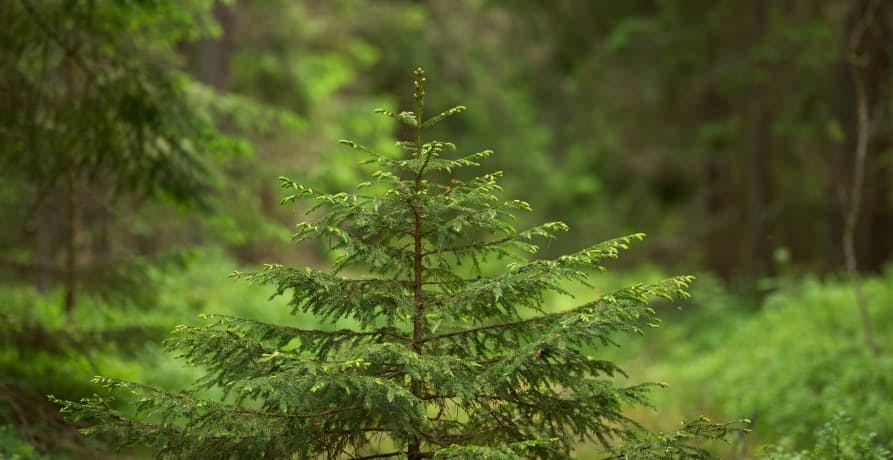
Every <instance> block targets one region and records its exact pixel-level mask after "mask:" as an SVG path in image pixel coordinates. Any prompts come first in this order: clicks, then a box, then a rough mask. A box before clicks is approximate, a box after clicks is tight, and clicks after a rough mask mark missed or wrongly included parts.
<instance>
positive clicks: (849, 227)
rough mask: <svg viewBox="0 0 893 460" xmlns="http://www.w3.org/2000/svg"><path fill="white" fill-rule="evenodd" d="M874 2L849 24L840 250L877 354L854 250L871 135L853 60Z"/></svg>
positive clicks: (870, 345) (869, 341) (870, 343)
mask: <svg viewBox="0 0 893 460" xmlns="http://www.w3.org/2000/svg"><path fill="white" fill-rule="evenodd" d="M877 6H878V5H877V2H876V1H872V2H871V3H870V4H869V5H868V6H867V7H866V10H865V14H864V15H863V16H862V18H861V19H860V20H859V22H858V23H857V24H856V26H855V27H854V28H853V33H852V35H851V36H850V41H849V52H850V54H851V55H850V56H849V58H850V59H849V60H850V72H851V74H852V78H853V85H854V86H855V88H856V111H857V122H858V125H857V134H856V152H855V158H854V162H855V163H854V167H853V180H852V183H851V184H850V193H849V196H848V198H849V199H848V200H847V209H846V221H845V223H844V229H843V251H844V257H845V258H846V268H847V273H848V274H849V277H850V283H851V284H852V288H853V294H854V295H855V297H856V302H857V303H858V305H859V313H860V315H861V316H862V329H863V333H864V335H865V345H866V346H867V347H868V349H869V350H870V351H871V353H872V354H874V355H878V354H880V348H879V347H878V344H877V341H876V340H875V337H874V329H873V328H872V324H871V315H870V311H869V305H868V299H866V297H865V293H864V292H862V285H861V281H862V280H861V277H860V276H859V270H858V261H857V260H856V251H855V243H854V240H855V233H856V224H857V223H858V221H859V207H860V206H861V204H862V188H863V186H864V183H865V158H866V157H867V156H868V141H869V137H870V135H871V131H870V126H871V120H870V117H869V102H868V94H867V93H868V90H867V88H866V87H865V82H864V81H863V80H862V76H861V74H860V71H859V69H858V68H857V66H858V65H859V64H858V63H857V62H858V61H861V60H862V59H857V57H859V54H858V52H859V45H860V43H861V42H862V38H863V36H864V35H865V32H866V30H867V29H868V28H869V27H870V26H871V22H872V21H873V17H872V16H873V14H874V12H875V10H876V9H877Z"/></svg>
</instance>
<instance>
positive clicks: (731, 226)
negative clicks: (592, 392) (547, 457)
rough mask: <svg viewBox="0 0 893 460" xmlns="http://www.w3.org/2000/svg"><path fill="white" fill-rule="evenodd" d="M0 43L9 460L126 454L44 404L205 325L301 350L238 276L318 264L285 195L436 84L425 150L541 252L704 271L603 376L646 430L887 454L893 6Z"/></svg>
mask: <svg viewBox="0 0 893 460" xmlns="http://www.w3.org/2000/svg"><path fill="white" fill-rule="evenodd" d="M0 23H2V24H4V27H3V28H2V30H0V53H2V60H0V107H2V114H0V178H2V182H3V186H2V188H0V222H2V231H0V343H2V349H0V425H2V429H0V454H3V455H9V456H19V457H20V458H32V457H33V458H41V457H44V456H49V457H50V458H82V457H83V456H85V455H89V456H101V455H107V456H116V455H121V454H113V453H108V452H106V453H103V446H102V445H101V444H96V443H92V442H86V441H85V440H84V439H82V438H81V437H80V435H79V434H77V433H76V431H74V430H73V428H72V427H70V426H69V425H67V424H65V423H64V422H62V421H61V418H60V417H59V414H58V412H57V408H56V407H55V406H54V405H53V404H51V403H50V402H49V401H48V400H47V399H46V395H47V394H53V395H56V396H58V397H60V398H62V399H69V400H73V399H78V398H80V397H82V396H86V395H89V394H92V393H94V392H96V391H98V390H97V389H96V388H94V387H93V386H91V384H90V378H91V377H92V376H93V375H97V374H103V375H111V376H115V377H120V378H125V379H129V380H137V381H141V382H144V383H150V384H154V385H158V386H162V387H165V388H170V389H179V388H182V387H184V386H185V385H186V384H187V383H188V382H189V381H190V380H191V379H192V378H193V377H194V375H193V374H192V373H193V372H194V371H193V370H189V369H187V368H185V367H183V366H182V364H181V363H180V362H178V361H176V360H174V359H172V358H170V357H168V356H166V355H164V354H163V353H161V352H160V351H159V344H160V341H161V340H162V339H163V337H164V335H165V334H166V332H167V331H169V330H170V329H171V328H173V327H174V326H175V325H177V324H183V323H194V322H196V321H197V320H196V317H197V315H198V314H200V313H209V312H213V313H232V314H238V315H241V316H245V317H249V318H255V319H263V320H269V321H279V322H288V323H290V324H298V325H303V326H312V325H313V324H314V323H313V320H312V319H310V318H300V317H299V318H291V317H289V316H288V314H287V309H285V308H276V306H277V304H276V302H268V301H267V299H266V298H267V296H268V295H269V292H264V291H263V290H262V289H258V288H256V287H251V286H248V285H246V284H244V283H239V282H235V281H233V280H230V279H228V278H227V276H226V275H227V274H228V273H231V272H233V271H235V270H246V269H251V268H253V267H258V266H259V265H261V264H263V263H273V262H275V263H285V264H305V265H314V266H323V265H325V264H326V263H327V262H328V261H329V259H330V257H331V256H330V255H329V254H327V253H325V252H324V251H323V250H322V248H318V249H315V250H314V249H312V248H310V247H302V248H301V249H296V248H294V246H293V245H292V244H291V242H290V235H291V233H292V228H293V226H294V224H296V223H297V222H299V221H300V219H301V216H300V215H299V213H296V212H294V209H288V208H282V207H280V206H279V199H280V193H279V191H278V189H277V181H276V177H277V176H281V175H286V176H289V177H292V178H294V179H296V180H298V181H299V182H303V183H308V184H314V185H315V186H317V187H319V188H322V189H325V190H327V191H339V190H347V189H350V188H352V187H353V186H354V184H355V183H357V182H358V181H359V180H360V177H361V173H362V168H363V167H362V166H360V165H359V164H358V161H357V160H358V159H357V157H356V156H355V155H354V154H353V153H352V152H351V151H350V150H349V149H341V148H338V147H337V145H336V142H335V141H337V140H338V139H342V138H351V139H355V140H357V141H359V142H362V143H363V144H365V145H369V146H373V147H376V148H379V149H380V150H382V151H388V150H389V149H392V145H393V141H394V140H395V139H397V138H398V137H399V135H400V134H401V133H400V132H398V131H395V130H394V128H393V127H392V125H389V124H388V123H387V122H386V121H385V120H381V121H380V122H379V121H377V120H376V119H375V118H374V117H370V116H369V114H370V113H371V112H372V111H373V109H376V108H384V109H388V110H396V109H398V108H400V107H406V106H408V105H409V102H410V101H409V100H408V98H409V96H410V92H409V91H408V90H407V88H409V87H410V80H409V78H408V75H409V71H410V70H411V69H414V68H415V67H417V66H422V67H424V68H425V69H426V70H427V71H428V73H429V75H431V80H432V85H433V86H434V88H436V91H431V98H430V99H429V105H431V106H433V107H435V110H436V109H437V108H443V109H445V108H448V107H450V106H452V105H455V104H460V103H461V104H464V105H467V106H468V107H469V110H468V112H467V114H466V115H465V116H463V117H462V118H459V119H457V120H456V121H454V122H453V123H450V124H445V125H443V127H440V126H439V127H438V128H437V129H438V130H440V131H438V136H440V137H443V138H447V139H450V140H454V141H455V142H456V144H457V145H458V146H459V147H460V148H465V149H467V150H469V151H477V150H482V149H484V148H492V149H494V150H495V151H497V152H500V153H501V154H500V155H498V156H497V157H495V158H496V159H494V160H492V161H491V162H490V163H491V164H490V166H492V167H493V168H494V169H501V170H504V171H505V177H506V179H505V182H504V184H505V187H506V195H507V196H512V197H515V198H519V199H523V200H525V201H527V202H529V203H531V205H532V207H533V209H534V212H533V213H530V215H528V216H527V217H526V218H529V220H530V222H540V221H545V220H562V221H565V222H567V223H568V224H569V225H570V227H571V232H570V234H569V235H568V237H567V238H563V239H562V240H560V241H559V242H554V243H553V244H552V245H551V246H550V247H547V248H545V253H546V254H547V255H548V254H550V253H552V254H560V253H563V252H567V251H569V250H574V249H578V246H579V245H575V243H577V242H579V243H580V245H582V244H583V242H588V241H592V240H599V239H607V238H610V237H613V236H618V235H622V234H627V233H631V232H636V231H644V232H647V233H648V234H649V238H648V240H647V243H646V244H645V247H644V248H640V249H641V250H639V251H633V252H632V253H630V255H629V256H627V257H626V258H625V259H624V260H623V262H622V263H618V264H615V266H614V267H613V268H614V270H612V271H611V272H609V274H607V275H604V276H602V277H600V278H598V279H597V288H598V289H599V290H600V291H607V290H610V289H611V288H612V287H616V286H620V285H623V283H624V281H630V280H634V281H644V280H648V279H657V278H660V277H661V276H662V275H665V274H675V273H694V274H697V275H698V278H699V280H698V282H697V283H696V284H695V286H694V291H693V294H694V299H693V300H692V301H690V302H687V303H685V304H683V308H682V310H677V309H676V308H675V305H674V306H673V308H670V306H669V305H667V306H665V307H664V308H661V309H660V311H659V314H660V316H661V317H662V318H663V319H664V323H663V325H662V326H661V328H659V329H656V330H653V331H648V333H647V334H646V335H645V337H642V338H637V339H635V340H623V341H622V345H623V346H622V347H620V348H618V349H616V350H614V353H615V356H613V357H612V358H613V359H616V360H617V361H618V362H619V364H621V366H622V367H624V368H626V369H627V370H628V371H629V373H630V375H631V376H632V377H631V380H634V381H642V380H656V381H662V382H666V383H668V384H669V388H667V389H665V390H662V391H661V392H658V394H657V395H656V399H655V405H656V410H655V411H643V412H641V413H636V414H633V415H634V416H635V418H637V419H638V420H642V421H643V423H644V424H645V425H647V426H649V427H652V428H654V429H658V430H663V431H669V430H671V429H673V428H674V426H675V425H677V424H678V421H679V420H681V419H690V418H693V417H696V416H698V415H701V414H704V415H707V416H710V417H711V418H715V419H718V420H728V419H735V418H742V417H746V418H749V419H750V420H751V421H752V423H751V427H750V428H751V429H752V430H753V431H752V433H751V434H749V435H747V436H743V437H741V438H739V439H736V440H734V441H733V442H732V443H731V444H728V445H718V446H715V449H717V452H719V453H720V454H721V455H722V456H723V457H726V458H754V457H760V456H777V457H778V458H782V456H784V455H792V456H793V455H796V454H795V453H796V452H800V451H805V452H808V453H809V454H808V455H817V457H816V458H822V452H828V450H827V449H838V451H835V452H844V451H845V452H850V453H853V454H852V455H854V457H853V458H861V457H855V455H856V453H858V452H872V455H875V456H876V457H877V458H886V457H885V456H887V455H889V453H886V454H885V453H884V447H885V446H886V448H888V449H889V448H890V445H891V443H893V399H891V398H890V395H891V394H893V354H891V351H893V349H891V347H893V341H891V339H890V332H891V330H893V314H891V313H893V265H891V260H893V150H891V148H893V120H891V109H893V67H891V64H893V45H891V44H893V4H888V2H884V1H876V0H820V1H819V0H790V1H785V2H770V1H768V0H712V1H700V0H647V1H646V0H641V1H626V2H611V1H593V2H585V1H563V0H562V1H550V2H539V1H527V0H515V1H500V0H490V1H485V0H432V1H426V2H418V1H409V0H391V1H371V0H366V1H361V0H327V1H310V0H305V1H285V0H236V1H227V2H214V1H209V0H189V1H184V2H177V3H176V4H173V3H169V2H161V1H150V0H145V1H136V0H128V1H125V0H121V1H114V2H92V1H85V0H81V1H78V0H72V1H55V0H47V1H38V0H6V1H3V2H2V3H0ZM566 306H567V305H563V304H561V303H560V301H556V303H555V305H554V308H555V309H560V308H562V307H566ZM766 446H770V447H766ZM841 446H844V447H841ZM840 449H843V450H840ZM585 452H586V446H581V450H580V457H581V458H586V456H585ZM88 453H89V454H88ZM143 454H144V453H141V452H140V451H139V450H136V451H134V452H131V453H127V454H126V455H134V456H140V455H143ZM804 455H806V454H804ZM847 455H849V454H847ZM792 458H793V457H792ZM871 458H873V457H871Z"/></svg>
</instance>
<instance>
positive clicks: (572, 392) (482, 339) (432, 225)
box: [62, 69, 734, 460]
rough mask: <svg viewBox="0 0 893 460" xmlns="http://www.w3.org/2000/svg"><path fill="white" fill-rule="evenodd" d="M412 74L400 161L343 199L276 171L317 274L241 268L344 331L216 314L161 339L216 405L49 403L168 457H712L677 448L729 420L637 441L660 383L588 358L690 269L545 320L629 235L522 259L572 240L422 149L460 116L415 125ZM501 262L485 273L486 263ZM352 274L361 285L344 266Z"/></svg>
mask: <svg viewBox="0 0 893 460" xmlns="http://www.w3.org/2000/svg"><path fill="white" fill-rule="evenodd" d="M424 84H425V74H424V72H423V71H422V70H421V69H419V70H416V71H415V101H416V107H415V111H414V112H408V111H406V112H400V113H391V112H387V111H380V113H382V114H384V115H386V116H388V117H391V118H394V119H396V120H399V121H400V122H403V123H406V124H407V125H409V126H410V127H411V129H412V130H413V133H414V136H413V139H412V140H411V141H408V142H400V143H398V145H399V147H401V148H402V149H403V150H406V151H408V152H409V155H408V158H406V159H392V158H389V157H386V156H382V155H378V154H375V153H373V152H371V151H369V150H367V149H366V148H364V147H362V146H360V145H358V144H356V143H354V142H351V141H342V142H343V143H344V144H346V145H348V146H350V147H352V148H355V149H357V150H359V151H362V152H364V153H366V154H368V155H369V157H370V158H369V160H368V162H369V163H372V164H375V165H377V166H378V167H379V168H380V170H379V171H377V172H375V173H374V174H373V175H372V178H371V181H370V182H366V183H363V184H360V185H359V186H358V187H357V188H358V191H357V192H355V193H336V194H327V193H321V192H318V191H316V190H313V189H311V188H308V187H305V186H303V185H299V184H297V183H295V182H293V181H292V180H289V179H287V178H281V183H282V186H283V187H284V188H285V189H288V190H289V191H290V192H289V193H290V195H288V196H287V197H286V198H284V199H283V203H291V202H294V201H296V200H300V199H309V200H313V201H315V202H316V204H315V205H314V206H313V207H312V208H311V209H310V211H308V214H310V213H314V212H318V213H319V214H321V216H320V217H319V218H318V219H316V220H314V221H312V222H305V223H302V224H300V225H299V226H298V231H297V234H296V237H297V239H298V240H299V241H303V240H306V239H312V238H316V239H322V240H324V241H328V242H329V243H330V244H331V246H332V251H333V253H334V254H335V255H336V259H335V261H334V264H333V267H332V269H331V270H330V271H318V270H314V269H312V268H309V267H286V266H282V265H268V266H266V267H265V268H264V269H263V270H262V271H260V272H257V273H253V274H241V273H237V274H236V276H238V277H245V278H248V279H249V280H251V281H253V282H256V283H261V284H268V285H272V286H274V287H275V293H276V295H288V296H291V300H290V306H291V307H292V308H293V311H294V312H296V313H297V312H307V313H311V314H313V315H315V316H316V317H318V318H320V319H322V320H325V321H329V322H334V321H336V320H339V319H344V318H348V319H351V320H353V322H354V323H355V324H356V327H355V328H352V329H338V330H307V329H299V328H294V327H289V326H282V325H274V324H265V323H261V322H255V321H250V320H246V319H240V318H234V317H223V316H212V317H211V318H210V320H211V322H210V324H209V325H208V326H206V327H186V326H181V327H179V328H177V329H176V331H175V333H174V334H173V337H172V338H171V339H170V340H169V341H168V343H167V345H168V346H169V348H170V349H173V350H178V351H180V352H181V353H182V356H183V357H184V358H185V359H186V360H187V361H188V362H189V363H190V364H192V365H195V366H201V367H202V368H204V369H206V370H207V375H206V376H205V377H204V378H202V379H201V380H200V381H199V382H197V384H196V388H197V389H209V388H214V387H218V388H221V389H222V390H223V392H224V394H225V397H224V398H223V400H222V402H213V401H209V400H204V399H200V398H197V397H196V396H195V395H194V394H190V393H183V394H178V393H169V392H165V391H162V390H159V389H156V388H151V387H147V386H144V385H140V384H136V383H131V382H124V381H119V380H114V379H109V378H98V381H99V382H101V383H103V384H105V385H107V386H108V387H110V388H122V389H125V390H128V391H130V392H132V393H134V394H136V395H137V397H138V401H139V402H138V404H137V410H138V412H139V413H141V414H143V415H144V416H145V417H143V418H142V420H148V421H141V420H136V419H132V418H128V417H126V416H124V415H123V414H121V413H120V412H117V411H115V410H114V409H113V408H112V407H111V405H110V404H109V400H108V399H107V398H102V397H98V396H97V397H94V398H92V399H88V400H83V401H81V402H78V403H73V402H63V403H62V404H63V405H64V406H65V407H64V410H65V411H66V413H68V414H69V416H70V417H71V418H72V419H74V420H85V421H87V422H88V423H89V424H90V428H88V429H87V430H86V431H87V432H88V433H92V434H104V435H106V436H110V437H111V438H112V439H114V440H115V441H117V442H118V443H120V444H148V445H150V446H153V447H154V448H155V449H156V451H157V453H158V455H159V457H162V458H202V459H211V458H300V459H306V458H332V459H335V458H345V459H372V458H376V459H377V458H405V459H409V460H419V459H423V458H435V459H447V458H486V459H519V458H539V459H566V458H571V456H572V453H573V450H574V447H575V444H576V443H577V442H578V441H581V440H589V441H593V442H594V443H595V444H596V445H599V446H601V448H602V449H603V451H604V454H605V456H608V458H630V459H647V458H667V459H675V458H706V457H709V454H708V452H706V451H705V450H702V449H699V448H697V447H692V446H691V445H689V444H688V442H689V441H691V440H692V439H693V438H698V437H703V438H722V437H724V436H726V435H727V434H728V433H729V432H730V431H732V430H734V427H732V426H730V425H715V424H710V423H708V421H707V420H706V419H699V420H696V421H695V422H692V423H689V424H686V425H683V427H682V429H681V430H680V431H679V432H676V433H672V434H668V435H660V434H655V433H651V432H649V431H647V430H645V429H644V428H643V427H641V426H640V425H638V424H637V423H636V422H634V421H632V420H630V419H629V418H627V417H626V416H625V415H624V413H623V412H624V410H625V409H626V408H628V407H630V406H637V405H646V404H647V399H646V393H647V392H648V390H649V389H650V388H652V387H653V386H654V384H639V385H633V386H628V387H623V386H618V385H617V384H616V383H615V381H614V379H613V377H614V376H616V375H618V374H620V375H625V374H623V371H622V370H620V369H619V368H618V367H617V366H616V365H615V364H614V363H612V362H609V361H604V360H599V359H594V358H592V357H590V356H589V355H587V353H586V352H585V350H586V349H588V348H590V347H599V346H604V345H607V344H611V343H613V342H612V340H611V336H612V335H613V334H615V333H618V332H640V331H641V329H643V328H645V327H647V326H650V325H652V324H653V323H654V322H655V321H656V319H655V317H654V311H653V310H652V309H651V308H649V306H648V302H649V299H652V298H655V297H664V298H668V299H672V298H685V297H687V293H686V291H685V289H686V287H687V286H688V284H689V282H690V281H691V280H692V278H691V277H689V276H681V277H676V278H670V279H667V280H664V281H661V282H659V283H655V284H637V285H635V286H631V287H628V288H625V289H621V290H619V291H616V292H613V293H611V294H608V295H602V296H599V297H597V298H595V299H593V300H591V301H589V302H586V303H584V304H582V305H580V306H579V307H576V308H573V309H569V310H565V311H559V312H548V311H547V310H546V305H545V303H546V300H547V296H546V294H547V293H549V292H554V293H558V294H564V295H567V294H568V292H567V291H566V290H565V285H566V283H567V282H568V281H574V282H582V283H586V281H587V278H588V272H589V271H591V270H592V269H595V270H603V267H602V265H601V264H602V263H603V262H604V261H605V260H607V259H614V258H616V257H617V256H618V253H619V251H621V250H623V249H626V248H627V245H628V244H629V243H631V242H632V241H634V240H639V239H641V238H642V237H643V235H641V234H636V235H631V236H627V237H623V238H618V239H613V240H609V241H606V242H603V243H599V244H596V245H594V246H590V247H587V248H585V249H582V250H580V251H578V252H576V253H573V254H569V255H565V256H561V257H558V258H556V259H550V260H530V261H529V260H527V258H526V256H527V255H529V254H533V253H535V252H537V249H538V247H537V245H536V244H535V243H534V241H535V240H536V239H537V238H547V239H548V238H554V236H555V234H556V233H557V232H561V231H566V230H567V227H566V226H565V225H564V224H563V223H560V222H551V223H547V224H543V225H540V226H538V227H534V228H531V229H528V230H523V231H518V230H516V229H515V227H514V225H513V223H512V222H513V219H514V216H513V213H514V212H516V211H525V210H528V209H529V206H528V204H527V203H525V202H523V201H518V200H514V201H501V200H498V199H497V197H496V195H495V193H497V192H499V191H500V187H499V185H497V179H498V178H499V177H500V175H501V174H500V173H499V172H496V173H490V174H484V175H481V176H479V177H475V178H473V179H470V180H464V181H463V180H458V179H456V178H454V177H453V171H454V170H458V169H460V168H467V167H473V166H478V164H477V161H478V160H481V159H483V158H486V157H487V156H489V155H490V154H491V152H490V151H483V152H480V153H475V154H471V155H467V156H461V157H458V158H453V159H450V158H448V157H447V156H446V154H447V153H448V152H451V151H453V150H455V146H454V145H452V144H450V143H448V142H441V141H435V140H429V141H426V140H425V138H424V137H423V135H424V133H425V129H426V128H428V127H430V126H431V125H433V124H435V123H437V122H439V121H441V120H443V119H444V118H446V117H449V116H451V115H454V114H456V113H459V112H461V111H462V110H464V107H462V106H458V107H454V108H452V109H450V110H448V111H446V112H443V113H441V114H439V115H436V116H433V117H431V118H428V119H425V118H424V117H423V114H424V110H423V109H424V96H425V91H424ZM488 258H496V259H506V258H509V259H512V260H514V262H513V263H510V264H508V265H507V266H506V267H505V269H504V270H503V271H501V272H500V273H498V274H495V275H489V273H488V270H485V269H484V268H482V265H481V262H483V261H484V260H486V259H488ZM358 270H362V271H363V272H364V273H365V275H364V276H354V277H348V276H346V275H345V273H356V272H357V271H358Z"/></svg>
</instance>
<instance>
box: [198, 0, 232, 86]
mask: <svg viewBox="0 0 893 460" xmlns="http://www.w3.org/2000/svg"><path fill="white" fill-rule="evenodd" d="M214 18H215V19H217V22H219V23H220V28H221V29H222V30H223V33H222V34H221V35H220V36H219V37H217V38H203V39H201V40H199V41H198V43H197V44H196V47H195V72H196V76H197V77H198V79H199V80H200V81H202V82H203V83H205V84H207V85H210V86H212V87H214V88H216V89H218V90H225V89H227V88H228V87H229V67H230V58H231V56H232V50H233V28H234V26H235V15H234V14H233V11H232V8H231V7H230V6H227V5H225V4H223V3H221V2H219V1H218V2H217V3H216V4H215V5H214Z"/></svg>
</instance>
